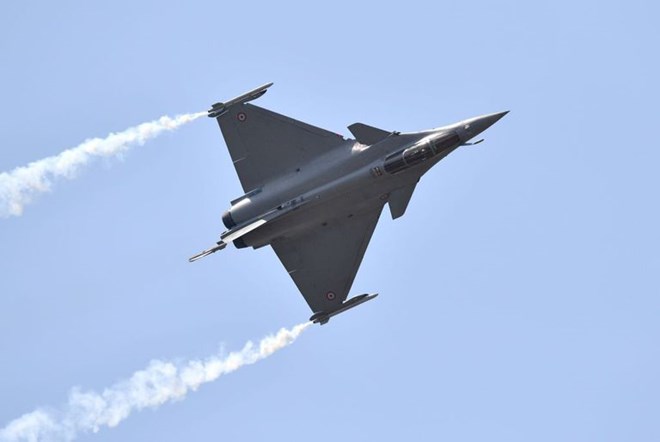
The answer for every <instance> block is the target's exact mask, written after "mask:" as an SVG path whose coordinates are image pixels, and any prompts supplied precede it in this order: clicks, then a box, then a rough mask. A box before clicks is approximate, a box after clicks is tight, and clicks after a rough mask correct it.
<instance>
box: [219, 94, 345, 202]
mask: <svg viewBox="0 0 660 442" xmlns="http://www.w3.org/2000/svg"><path fill="white" fill-rule="evenodd" d="M217 120H218V124H219V125H220V129H221V130H222V134H223V136H224V138H225V142H226V144H227V148H228V149H229V153H230V155H231V158H232V160H233V162H234V167H235V168H236V172H237V173H238V178H239V179H240V181H241V185H242V186H243V190H244V191H245V192H249V191H251V190H253V189H256V188H258V187H261V186H263V185H264V184H265V183H266V182H268V181H271V180H273V179H276V178H278V177H281V176H283V175H286V174H289V173H295V171H296V169H298V168H300V167H301V166H302V165H304V164H307V163H308V162H310V161H311V160H313V159H316V158H318V157H319V156H320V155H322V154H324V153H325V152H327V151H328V150H329V149H332V148H334V147H337V146H339V145H341V144H343V143H345V142H346V141H345V140H344V138H343V137H342V136H341V135H338V134H335V133H332V132H329V131H327V130H324V129H320V128H318V127H315V126H311V125H309V124H307V123H303V122H301V121H298V120H294V119H293V118H289V117H287V116H284V115H280V114H277V113H275V112H272V111H269V110H267V109H263V108H261V107H258V106H254V105H252V104H237V105H234V106H231V107H230V108H229V109H228V111H227V112H226V113H224V114H222V115H221V116H219V117H218V118H217Z"/></svg>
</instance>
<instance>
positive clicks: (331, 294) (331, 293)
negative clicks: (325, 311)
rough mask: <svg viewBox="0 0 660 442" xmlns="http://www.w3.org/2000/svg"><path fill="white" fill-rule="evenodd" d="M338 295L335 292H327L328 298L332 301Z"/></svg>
mask: <svg viewBox="0 0 660 442" xmlns="http://www.w3.org/2000/svg"><path fill="white" fill-rule="evenodd" d="M336 296H337V295H335V292H328V293H326V294H325V297H326V298H328V301H332V300H334V299H335V297H336Z"/></svg>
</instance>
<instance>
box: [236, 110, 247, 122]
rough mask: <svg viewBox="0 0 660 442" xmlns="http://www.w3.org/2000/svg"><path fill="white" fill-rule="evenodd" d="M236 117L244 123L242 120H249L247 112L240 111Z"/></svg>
mask: <svg viewBox="0 0 660 442" xmlns="http://www.w3.org/2000/svg"><path fill="white" fill-rule="evenodd" d="M236 119H237V120H238V121H240V122H241V123H242V122H244V121H245V120H247V114H246V113H245V112H239V113H238V114H237V115H236Z"/></svg>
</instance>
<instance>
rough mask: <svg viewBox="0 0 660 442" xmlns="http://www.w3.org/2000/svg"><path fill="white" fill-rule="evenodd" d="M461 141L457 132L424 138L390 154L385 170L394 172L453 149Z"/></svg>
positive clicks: (386, 159) (386, 160)
mask: <svg viewBox="0 0 660 442" xmlns="http://www.w3.org/2000/svg"><path fill="white" fill-rule="evenodd" d="M459 142H460V137H459V136H458V134H457V133H456V132H454V131H451V132H445V133H443V134H441V135H440V136H438V137H435V138H431V139H424V140H422V141H420V142H418V143H417V144H415V145H413V146H410V147H408V148H407V149H403V150H400V151H398V152H395V153H393V154H390V155H388V156H387V158H385V164H384V165H383V167H384V169H385V172H387V173H392V174H394V173H397V172H400V171H402V170H404V169H407V168H409V167H412V166H416V165H417V164H420V163H422V162H424V161H426V160H428V159H430V158H433V157H434V156H436V155H438V154H440V153H442V152H444V151H446V150H448V149H452V148H454V147H456V145H457V144H458V143H459Z"/></svg>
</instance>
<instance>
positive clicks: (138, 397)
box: [0, 322, 312, 442]
mask: <svg viewBox="0 0 660 442" xmlns="http://www.w3.org/2000/svg"><path fill="white" fill-rule="evenodd" d="M310 325H312V323H311V322H307V323H303V324H299V325H296V326H295V327H293V328H292V329H290V330H289V329H286V328H282V329H280V331H278V332H277V333H275V334H274V335H269V336H266V337H265V338H263V339H262V340H261V341H259V343H258V344H256V345H255V344H253V343H252V342H251V341H248V342H247V344H245V346H244V347H243V349H242V350H240V351H236V352H231V353H229V354H228V355H226V356H222V355H215V356H212V357H210V358H207V359H205V360H191V361H188V362H186V363H183V364H176V363H173V362H167V361H159V360H154V361H151V363H149V365H148V366H147V368H145V369H144V370H140V371H137V372H135V373H134V374H133V375H132V376H131V377H130V378H129V379H126V380H124V381H120V382H117V383H116V384H114V385H113V386H111V387H109V388H106V389H105V390H103V392H101V393H98V392H95V391H86V392H85V391H81V390H80V389H77V388H74V389H73V390H71V392H70V393H69V400H68V402H67V404H66V406H65V407H64V408H63V409H61V410H57V411H50V410H43V409H37V410H35V411H33V412H31V413H27V414H24V415H23V416H21V417H19V418H17V419H15V420H13V421H11V422H10V423H9V424H7V426H6V427H5V428H3V429H0V441H2V442H17V441H71V440H73V439H75V438H76V436H78V435H79V434H80V433H85V432H89V431H93V432H97V431H99V430H100V429H101V428H102V427H115V426H117V425H118V424H119V423H120V422H121V421H122V420H124V419H126V418H127V417H128V416H129V415H130V414H131V413H132V412H133V411H139V410H142V409H144V408H157V407H158V406H160V405H162V404H164V403H165V402H169V401H174V400H181V399H183V398H185V397H186V395H187V394H188V392H190V391H195V390H197V389H198V388H199V387H200V386H201V385H202V384H205V383H207V382H212V381H214V380H216V379H218V378H219V377H220V376H222V375H224V374H228V373H231V372H233V371H236V370H238V369H239V368H241V367H243V366H245V365H250V364H254V363H255V362H258V361H260V360H262V359H264V358H267V357H268V356H270V355H272V354H273V353H275V352H276V351H278V350H280V349H282V348H284V347H286V346H288V345H290V344H292V343H293V342H294V341H295V340H296V339H297V338H298V337H299V336H300V334H301V333H302V332H303V331H305V330H306V329H307V328H308V327H309V326H310Z"/></svg>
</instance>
